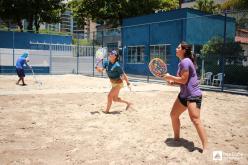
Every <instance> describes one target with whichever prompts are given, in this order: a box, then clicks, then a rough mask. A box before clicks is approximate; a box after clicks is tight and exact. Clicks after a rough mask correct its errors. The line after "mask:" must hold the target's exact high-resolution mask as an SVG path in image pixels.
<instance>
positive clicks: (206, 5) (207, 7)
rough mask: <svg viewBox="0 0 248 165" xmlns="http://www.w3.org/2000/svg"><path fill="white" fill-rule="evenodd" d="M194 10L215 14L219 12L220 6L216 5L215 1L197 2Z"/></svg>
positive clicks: (202, 0) (200, 0) (201, 0)
mask: <svg viewBox="0 0 248 165" xmlns="http://www.w3.org/2000/svg"><path fill="white" fill-rule="evenodd" d="M193 8H195V9H198V10H200V11H204V12H207V13H215V12H216V11H218V10H219V8H220V5H216V4H214V1H213V0H197V1H196V4H195V5H194V7H193Z"/></svg>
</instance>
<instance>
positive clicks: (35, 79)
mask: <svg viewBox="0 0 248 165" xmlns="http://www.w3.org/2000/svg"><path fill="white" fill-rule="evenodd" d="M30 69H31V71H32V74H33V78H34V81H35V83H37V84H39V85H40V86H41V85H42V82H41V81H38V80H37V78H36V76H35V74H34V70H33V69H32V68H30Z"/></svg>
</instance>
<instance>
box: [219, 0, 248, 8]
mask: <svg viewBox="0 0 248 165" xmlns="http://www.w3.org/2000/svg"><path fill="white" fill-rule="evenodd" d="M222 8H223V9H238V10H245V9H248V1H247V0H227V1H226V2H225V3H224V4H223V5H222Z"/></svg>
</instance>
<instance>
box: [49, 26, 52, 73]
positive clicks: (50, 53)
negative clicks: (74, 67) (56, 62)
mask: <svg viewBox="0 0 248 165" xmlns="http://www.w3.org/2000/svg"><path fill="white" fill-rule="evenodd" d="M49 26H50V25H49ZM49 33H50V31H49ZM49 55H50V63H49V65H50V69H49V73H50V74H52V35H51V34H50V44H49Z"/></svg>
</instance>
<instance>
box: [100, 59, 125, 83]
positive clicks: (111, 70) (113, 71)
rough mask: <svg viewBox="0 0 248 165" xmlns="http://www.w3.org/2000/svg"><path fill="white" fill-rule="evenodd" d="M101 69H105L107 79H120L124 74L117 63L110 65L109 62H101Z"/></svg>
mask: <svg viewBox="0 0 248 165" xmlns="http://www.w3.org/2000/svg"><path fill="white" fill-rule="evenodd" d="M103 68H105V69H106V72H107V74H108V77H109V78H110V79H113V80H118V79H120V77H121V75H122V74H123V73H124V72H123V70H122V68H121V66H120V64H119V62H117V61H116V62H115V63H113V64H112V63H111V62H110V61H108V60H107V61H104V62H103Z"/></svg>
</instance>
